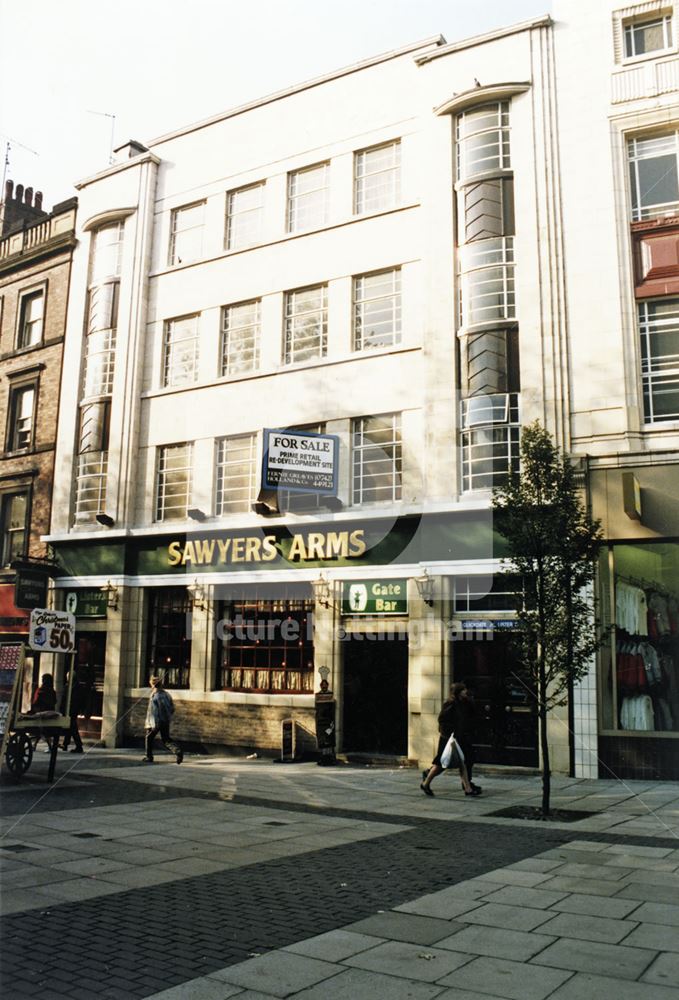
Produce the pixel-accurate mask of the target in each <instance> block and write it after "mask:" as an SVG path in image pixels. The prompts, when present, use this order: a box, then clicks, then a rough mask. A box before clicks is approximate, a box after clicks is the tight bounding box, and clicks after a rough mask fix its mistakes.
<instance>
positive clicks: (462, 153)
mask: <svg viewBox="0 0 679 1000" xmlns="http://www.w3.org/2000/svg"><path fill="white" fill-rule="evenodd" d="M509 166H510V160H509V105H508V104H507V103H506V102H503V103H498V104H489V105H485V106H484V107H482V108H475V109H474V110H472V111H465V112H463V113H462V114H460V115H458V118H457V175H458V178H462V179H465V178H468V177H473V176H475V175H476V174H480V173H483V172H484V171H487V170H498V169H506V168H508V167H509Z"/></svg>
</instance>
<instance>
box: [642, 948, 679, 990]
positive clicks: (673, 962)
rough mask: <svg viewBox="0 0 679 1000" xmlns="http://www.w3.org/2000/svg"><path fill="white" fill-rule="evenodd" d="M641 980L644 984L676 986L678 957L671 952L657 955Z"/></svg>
mask: <svg viewBox="0 0 679 1000" xmlns="http://www.w3.org/2000/svg"><path fill="white" fill-rule="evenodd" d="M641 979H642V981H643V982H644V983H658V984H659V985H660V986H676V985H677V983H679V955H678V954H676V953H673V952H669V953H667V952H666V953H665V954H663V955H658V957H657V958H656V960H655V961H654V962H653V964H652V965H651V966H649V968H648V969H646V972H645V973H644V974H643V976H642V977H641Z"/></svg>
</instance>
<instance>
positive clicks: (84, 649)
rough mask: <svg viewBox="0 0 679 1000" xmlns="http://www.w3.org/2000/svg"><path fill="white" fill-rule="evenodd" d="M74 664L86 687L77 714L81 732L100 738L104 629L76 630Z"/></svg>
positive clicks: (104, 647) (92, 737)
mask: <svg viewBox="0 0 679 1000" xmlns="http://www.w3.org/2000/svg"><path fill="white" fill-rule="evenodd" d="M75 651H76V657H75V664H76V671H77V673H78V676H79V678H80V679H81V682H82V683H83V685H84V687H85V697H84V704H83V709H82V713H81V715H80V716H79V717H78V720H79V721H78V728H79V730H80V735H81V736H82V737H84V738H85V739H88V740H99V739H101V735H102V733H101V724H102V709H103V702H104V667H105V663H106V632H81V631H80V630H78V631H77V632H76V640H75Z"/></svg>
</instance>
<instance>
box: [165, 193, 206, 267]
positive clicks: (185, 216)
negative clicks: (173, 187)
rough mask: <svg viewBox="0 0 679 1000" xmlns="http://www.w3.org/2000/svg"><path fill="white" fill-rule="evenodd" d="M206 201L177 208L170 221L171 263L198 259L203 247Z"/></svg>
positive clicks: (183, 262)
mask: <svg viewBox="0 0 679 1000" xmlns="http://www.w3.org/2000/svg"><path fill="white" fill-rule="evenodd" d="M204 211H205V202H203V201H200V202H196V203H195V204H193V205H184V206H183V207H182V208H175V210H174V211H173V213H172V220H171V223H170V255H169V263H170V264H188V263H190V262H191V261H192V260H198V259H199V258H200V255H201V253H202V249H203V215H204Z"/></svg>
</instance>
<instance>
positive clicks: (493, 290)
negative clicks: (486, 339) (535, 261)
mask: <svg viewBox="0 0 679 1000" xmlns="http://www.w3.org/2000/svg"><path fill="white" fill-rule="evenodd" d="M460 263H461V269H462V282H461V294H462V323H463V325H464V326H473V325H475V324H478V323H487V322H494V321H496V320H505V319H512V318H514V316H515V314H516V303H515V293H514V240H513V238H512V237H511V236H507V237H502V238H493V239H489V240H479V241H478V242H476V243H471V244H469V245H468V246H466V247H463V248H462V249H461V251H460ZM498 265H500V266H498Z"/></svg>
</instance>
